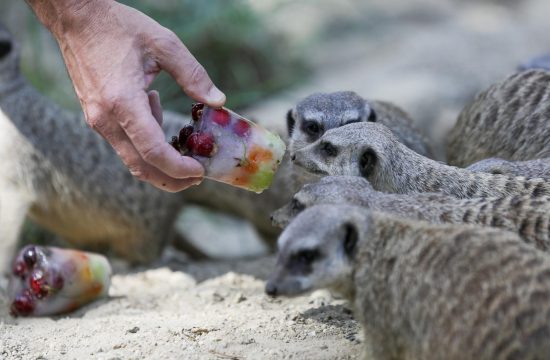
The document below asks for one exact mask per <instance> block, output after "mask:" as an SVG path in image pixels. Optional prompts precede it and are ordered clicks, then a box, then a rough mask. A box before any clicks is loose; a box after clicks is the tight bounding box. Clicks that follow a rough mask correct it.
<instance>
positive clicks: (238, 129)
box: [233, 119, 250, 137]
mask: <svg viewBox="0 0 550 360" xmlns="http://www.w3.org/2000/svg"><path fill="white" fill-rule="evenodd" d="M249 130H250V124H249V123H248V122H247V121H246V120H243V119H239V120H238V121H237V122H236V123H235V125H233V131H234V132H235V134H237V135H239V136H240V137H244V136H246V135H247V134H248V132H249Z"/></svg>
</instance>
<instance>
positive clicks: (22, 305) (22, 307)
mask: <svg viewBox="0 0 550 360" xmlns="http://www.w3.org/2000/svg"><path fill="white" fill-rule="evenodd" d="M34 305H35V304H34V299H33V297H32V294H31V293H30V292H29V290H25V291H23V292H22V293H21V294H19V295H17V296H16V297H15V299H14V300H13V302H12V304H11V308H10V310H11V313H12V315H23V316H25V315H29V314H30V313H32V312H33V311H34Z"/></svg>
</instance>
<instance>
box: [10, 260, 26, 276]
mask: <svg viewBox="0 0 550 360" xmlns="http://www.w3.org/2000/svg"><path fill="white" fill-rule="evenodd" d="M26 272H27V265H25V262H24V261H21V260H18V261H16V262H15V264H13V274H14V275H16V276H19V277H20V278H24V277H25V273H26Z"/></svg>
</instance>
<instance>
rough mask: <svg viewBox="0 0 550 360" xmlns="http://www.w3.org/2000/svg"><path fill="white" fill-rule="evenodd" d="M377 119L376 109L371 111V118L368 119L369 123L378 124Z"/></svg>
mask: <svg viewBox="0 0 550 360" xmlns="http://www.w3.org/2000/svg"><path fill="white" fill-rule="evenodd" d="M376 120H377V118H376V112H375V111H374V109H372V108H371V109H370V114H369V117H368V119H367V121H368V122H376Z"/></svg>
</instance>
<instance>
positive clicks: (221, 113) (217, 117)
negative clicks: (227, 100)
mask: <svg viewBox="0 0 550 360" xmlns="http://www.w3.org/2000/svg"><path fill="white" fill-rule="evenodd" d="M212 121H213V122H215V123H216V124H218V125H220V126H227V125H228V124H229V122H230V121H231V115H230V114H229V112H228V111H227V110H225V109H214V110H213V111H212Z"/></svg>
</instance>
